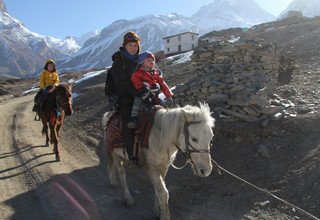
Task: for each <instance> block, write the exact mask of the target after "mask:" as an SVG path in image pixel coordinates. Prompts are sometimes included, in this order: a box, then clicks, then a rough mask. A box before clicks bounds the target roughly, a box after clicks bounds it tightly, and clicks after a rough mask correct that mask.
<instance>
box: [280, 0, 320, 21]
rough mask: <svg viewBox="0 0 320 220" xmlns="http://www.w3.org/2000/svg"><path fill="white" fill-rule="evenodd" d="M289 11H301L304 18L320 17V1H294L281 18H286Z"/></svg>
mask: <svg viewBox="0 0 320 220" xmlns="http://www.w3.org/2000/svg"><path fill="white" fill-rule="evenodd" d="M289 11H300V12H302V14H303V16H305V17H310V18H312V17H315V16H320V0H294V1H293V2H291V3H290V4H289V6H288V7H287V8H286V9H285V10H284V11H283V12H282V13H281V14H280V16H279V17H280V18H283V17H286V15H287V14H288V12H289Z"/></svg>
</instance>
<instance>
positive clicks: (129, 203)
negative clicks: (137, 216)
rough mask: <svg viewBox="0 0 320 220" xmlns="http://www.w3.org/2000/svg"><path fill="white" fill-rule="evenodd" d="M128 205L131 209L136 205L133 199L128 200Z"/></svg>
mask: <svg viewBox="0 0 320 220" xmlns="http://www.w3.org/2000/svg"><path fill="white" fill-rule="evenodd" d="M126 204H127V205H128V206H130V207H134V206H135V204H134V201H133V200H132V199H131V200H130V199H127V200H126Z"/></svg>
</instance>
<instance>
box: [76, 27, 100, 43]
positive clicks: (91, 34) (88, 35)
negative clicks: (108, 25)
mask: <svg viewBox="0 0 320 220" xmlns="http://www.w3.org/2000/svg"><path fill="white" fill-rule="evenodd" d="M99 33H100V30H96V31H90V32H87V33H85V34H82V35H81V36H80V37H73V38H74V39H75V41H76V42H77V44H78V45H79V46H80V47H82V46H83V44H84V43H85V42H86V41H87V40H88V39H90V38H92V37H95V36H97V35H98V34H99Z"/></svg>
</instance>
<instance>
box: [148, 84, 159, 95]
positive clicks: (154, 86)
mask: <svg viewBox="0 0 320 220" xmlns="http://www.w3.org/2000/svg"><path fill="white" fill-rule="evenodd" d="M150 90H151V92H153V93H156V94H157V93H159V92H160V85H159V84H158V83H155V84H152V85H151V88H150Z"/></svg>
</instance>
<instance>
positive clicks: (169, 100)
mask: <svg viewBox="0 0 320 220" xmlns="http://www.w3.org/2000/svg"><path fill="white" fill-rule="evenodd" d="M164 100H165V105H166V106H167V107H173V105H174V104H175V102H174V101H173V98H172V97H168V98H165V99H164Z"/></svg>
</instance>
